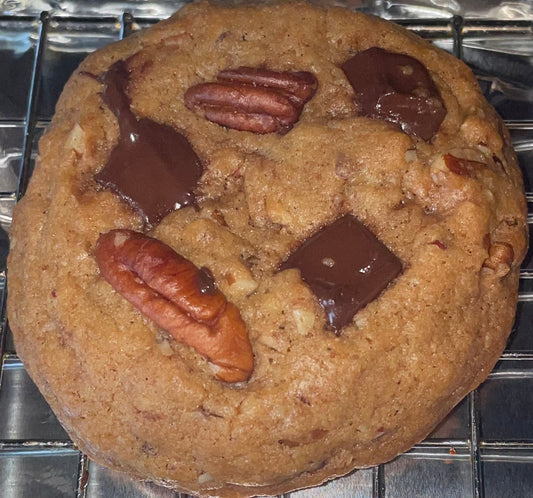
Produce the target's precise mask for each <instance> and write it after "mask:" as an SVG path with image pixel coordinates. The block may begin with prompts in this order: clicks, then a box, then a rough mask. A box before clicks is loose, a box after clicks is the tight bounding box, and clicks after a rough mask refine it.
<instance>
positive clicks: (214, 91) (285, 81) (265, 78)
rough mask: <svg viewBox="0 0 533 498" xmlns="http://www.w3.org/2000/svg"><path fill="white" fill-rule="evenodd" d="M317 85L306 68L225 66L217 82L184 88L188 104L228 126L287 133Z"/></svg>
mask: <svg viewBox="0 0 533 498" xmlns="http://www.w3.org/2000/svg"><path fill="white" fill-rule="evenodd" d="M316 88H317V80H316V78H315V76H314V75H313V74H311V73H309V72H306V71H298V72H291V71H284V72H279V71H271V70H269V69H264V68H251V67H240V68H237V69H226V70H224V71H221V72H220V73H219V74H218V76H217V81H216V82H209V83H200V84H198V85H194V86H192V87H191V88H189V89H188V90H187V91H186V92H185V105H186V106H187V108H188V109H190V110H192V111H193V112H198V113H202V114H203V115H204V117H205V118H206V119H208V120H209V121H212V122H214V123H217V124H219V125H222V126H227V127H228V128H233V129H235V130H239V131H251V132H254V133H260V134H264V133H273V132H277V133H286V132H288V131H289V130H290V129H291V128H292V126H293V125H294V123H296V121H298V118H299V117H300V114H301V112H302V109H303V106H304V104H305V103H306V102H308V101H309V100H310V99H311V97H312V96H313V95H314V93H315V91H316Z"/></svg>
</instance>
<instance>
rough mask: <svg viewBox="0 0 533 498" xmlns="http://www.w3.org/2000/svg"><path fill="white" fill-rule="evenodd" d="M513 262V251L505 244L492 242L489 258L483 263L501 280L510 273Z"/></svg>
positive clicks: (509, 245)
mask: <svg viewBox="0 0 533 498" xmlns="http://www.w3.org/2000/svg"><path fill="white" fill-rule="evenodd" d="M513 261H514V249H513V246H512V245H511V244H508V243H507V242H494V243H493V244H492V245H491V246H490V248H489V257H488V258H487V259H486V260H485V261H484V262H483V268H488V269H489V270H491V271H492V272H494V274H495V275H496V276H497V277H500V278H503V277H505V275H507V274H508V273H509V272H510V271H511V267H512V266H513Z"/></svg>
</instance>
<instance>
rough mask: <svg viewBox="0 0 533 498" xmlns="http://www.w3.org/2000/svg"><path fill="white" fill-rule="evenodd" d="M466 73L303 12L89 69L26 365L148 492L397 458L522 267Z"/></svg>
mask: <svg viewBox="0 0 533 498" xmlns="http://www.w3.org/2000/svg"><path fill="white" fill-rule="evenodd" d="M525 206H526V204H525V199H524V195H523V186H522V179H521V175H520V170H519V168H518V165H517V160H516V157H515V155H514V153H513V150H512V148H511V146H510V139H509V134H508V132H507V131H506V130H505V128H504V126H503V124H502V122H501V120H500V118H499V117H498V116H497V115H496V113H495V112H494V110H493V109H492V108H491V107H490V106H489V105H488V104H487V102H486V101H485V100H484V99H483V97H482V94H481V92H480V90H479V88H478V86H477V83H476V81H475V79H474V77H473V76H472V74H471V72H470V71H469V70H468V69H467V68H466V67H465V66H464V65H463V64H462V63H461V62H459V61H457V60H455V59H454V58H453V57H451V56H450V55H448V54H446V53H444V52H442V51H440V50H438V49H437V48H435V47H433V46H432V45H431V44H429V43H427V42H425V41H422V40H420V39H418V38H417V37H415V36H413V35H412V34H410V33H407V32H406V31H405V30H403V29H402V28H399V27H398V26H395V25H393V24H390V23H387V22H385V21H382V20H379V19H376V18H372V17H367V16H365V15H363V14H361V13H354V12H350V11H347V10H344V9H341V8H320V7H316V6H311V5H308V4H306V3H294V2H291V3H274V4H261V5H253V6H252V5H248V6H245V5H241V6H229V5H227V4H226V5H224V4H209V3H194V4H190V5H188V6H186V7H185V8H183V9H182V10H180V11H179V12H178V13H177V14H176V15H175V16H173V17H172V18H170V19H168V20H166V21H163V22H161V23H160V24H158V25H156V26H154V27H152V28H150V29H148V30H147V31H144V32H140V33H136V34H134V35H132V36H131V37H129V38H127V39H126V40H123V41H120V42H118V43H115V44H112V45H110V46H108V47H105V48H103V49H101V50H99V51H97V52H95V53H94V54H92V55H90V56H89V57H88V58H87V59H86V60H85V61H84V62H83V63H82V65H81V66H80V68H79V69H78V70H77V71H76V72H75V73H74V74H73V76H72V78H71V79H70V80H69V82H68V83H67V85H66V87H65V89H64V92H63V94H62V96H61V98H60V100H59V103H58V105H57V112H56V115H55V117H54V118H53V120H52V123H51V125H50V127H49V128H48V130H47V132H46V133H45V135H44V136H43V138H42V139H41V142H40V147H39V158H38V161H37V166H36V169H35V173H34V175H33V178H32V180H31V182H30V186H29V188H28V191H27V193H26V195H25V197H24V198H23V199H22V200H21V202H20V203H18V205H17V206H16V208H15V212H14V221H13V227H12V231H11V254H10V257H9V301H8V315H9V321H10V325H11V328H12V330H13V334H14V337H15V342H16V347H17V352H18V354H19V355H20V357H21V358H22V360H23V361H24V364H25V366H26V368H27V370H28V372H29V373H30V375H31V376H32V378H33V379H34V380H35V382H36V384H37V385H38V386H39V388H40V389H41V391H42V393H43V394H44V396H45V397H46V399H47V400H48V402H49V403H50V406H51V407H52V408H53V410H54V411H55V413H56V414H57V416H58V418H59V419H60V421H61V422H62V424H63V425H64V426H65V428H66V429H67V430H68V431H69V434H70V435H71V437H72V439H73V440H74V441H75V442H76V444H77V445H78V446H79V447H80V448H81V449H82V450H83V451H84V452H86V453H87V454H88V455H89V456H90V457H91V458H93V459H95V460H96V461H98V462H100V463H102V464H104V465H108V466H110V467H112V468H114V469H118V470H121V471H124V472H126V473H128V474H130V475H131V476H133V477H135V478H138V479H144V480H151V481H154V482H156V483H159V484H162V485H165V486H169V487H173V488H175V489H179V490H185V491H187V492H190V493H198V494H201V495H216V496H249V495H256V494H271V493H272V494H275V493H284V492H287V491H288V490H292V489H296V488H300V487H305V486H311V485H316V484H319V483H321V482H323V481H325V480H327V479H331V478H333V477H335V476H340V475H343V474H345V473H347V472H349V471H350V470H352V469H354V468H361V467H368V466H371V465H375V464H378V463H381V462H384V461H387V460H389V459H391V458H393V457H394V456H395V455H397V454H398V453H400V452H402V451H404V450H406V449H408V448H409V447H410V446H412V445H413V444H415V443H416V442H418V441H420V440H421V439H423V438H424V437H425V436H426V435H427V434H428V433H429V432H430V431H431V430H432V428H434V427H435V425H436V424H437V423H438V422H439V421H440V420H441V419H442V418H443V417H444V416H445V415H446V414H447V413H448V412H449V411H450V410H451V409H452V407H453V406H454V405H455V404H456V403H458V402H459V401H460V399H461V398H462V397H463V396H465V394H466V393H468V392H469V391H470V390H471V389H473V388H475V387H476V386H477V385H478V384H479V383H480V382H481V381H483V379H484V378H485V377H486V376H487V375H488V373H489V371H490V370H491V368H492V367H493V365H494V363H495V362H496V360H497V359H498V357H499V355H500V353H501V351H502V349H503V348H504V345H505V341H506V339H507V336H508V334H509V332H510V329H511V324H512V320H513V316H514V311H515V306H516V300H517V287H518V273H519V266H520V263H521V260H522V258H523V257H524V254H525V250H526V240H527V238H526V235H527V234H526V230H527V225H526V216H525V212H526V210H525Z"/></svg>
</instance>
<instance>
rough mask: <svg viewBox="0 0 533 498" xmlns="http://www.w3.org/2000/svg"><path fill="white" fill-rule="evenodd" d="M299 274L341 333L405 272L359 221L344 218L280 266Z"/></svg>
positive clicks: (327, 319) (330, 321)
mask: <svg viewBox="0 0 533 498" xmlns="http://www.w3.org/2000/svg"><path fill="white" fill-rule="evenodd" d="M287 268H298V269H299V270H300V272H301V277H302V280H303V281H304V282H305V283H307V285H309V287H310V288H311V290H312V291H313V293H314V294H315V295H316V296H317V298H318V300H319V302H320V304H321V306H322V307H323V308H324V311H325V312H326V323H327V326H328V328H330V329H332V330H334V331H335V332H336V333H339V332H340V330H341V329H342V327H344V326H345V325H348V324H349V323H350V322H351V321H352V318H353V317H354V315H355V314H356V313H357V311H359V310H360V309H361V308H363V307H364V306H366V305H367V304H368V303H369V302H370V301H372V300H373V299H375V298H376V297H377V296H378V295H379V294H380V293H381V292H382V291H383V289H385V287H387V285H388V284H389V282H391V280H393V279H394V278H395V277H396V276H397V275H398V274H399V273H400V272H401V270H402V264H401V262H400V260H399V259H398V258H397V257H396V256H395V255H394V254H393V253H392V252H390V251H389V250H388V249H387V247H386V246H385V245H384V244H382V243H381V242H380V241H379V240H378V239H377V238H376V236H375V235H374V234H373V233H372V232H370V230H368V229H367V228H366V227H365V226H364V225H363V224H362V223H361V222H360V221H358V220H357V218H355V217H353V216H351V215H346V216H343V217H342V218H339V219H338V220H336V221H334V222H333V223H332V224H330V225H328V226H326V227H324V228H322V229H321V230H319V231H318V232H316V233H315V234H314V235H312V236H311V237H310V238H308V239H307V240H305V241H304V242H303V244H302V245H301V246H300V247H298V248H297V249H296V250H295V251H294V252H293V253H292V254H291V255H290V256H289V258H288V259H287V260H286V261H285V262H284V263H283V264H282V265H281V269H282V270H285V269H287Z"/></svg>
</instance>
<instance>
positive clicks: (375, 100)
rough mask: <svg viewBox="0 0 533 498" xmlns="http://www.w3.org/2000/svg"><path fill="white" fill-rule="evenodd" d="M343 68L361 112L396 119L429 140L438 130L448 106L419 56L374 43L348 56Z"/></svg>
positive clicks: (411, 133) (393, 121)
mask: <svg viewBox="0 0 533 498" xmlns="http://www.w3.org/2000/svg"><path fill="white" fill-rule="evenodd" d="M342 70H343V71H344V74H345V75H346V77H347V78H348V81H349V82H350V84H351V85H352V87H353V89H354V91H355V100H356V103H357V105H358V107H359V111H360V113H361V114H362V115H364V116H368V117H370V118H375V119H384V120H386V121H390V122H392V123H395V124H397V125H399V126H400V127H401V129H402V130H403V131H404V132H405V133H408V134H410V135H416V136H418V137H420V138H422V139H424V140H426V141H429V140H431V139H432V138H433V136H434V135H435V133H437V131H438V129H439V127H440V125H441V123H442V121H443V120H444V117H445V116H446V108H445V107H444V103H443V101H442V99H441V96H440V94H439V91H438V89H437V87H436V86H435V83H434V82H433V80H432V79H431V76H430V75H429V72H428V70H427V69H426V68H425V67H424V66H423V65H422V64H421V63H420V62H419V61H418V60H416V59H414V58H413V57H410V56H408V55H404V54H397V53H393V52H388V51H386V50H383V49H381V48H378V47H372V48H369V49H368V50H363V51H362V52H359V53H358V54H356V55H355V56H354V57H352V58H351V59H348V60H347V61H346V62H345V63H344V64H343V65H342Z"/></svg>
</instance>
